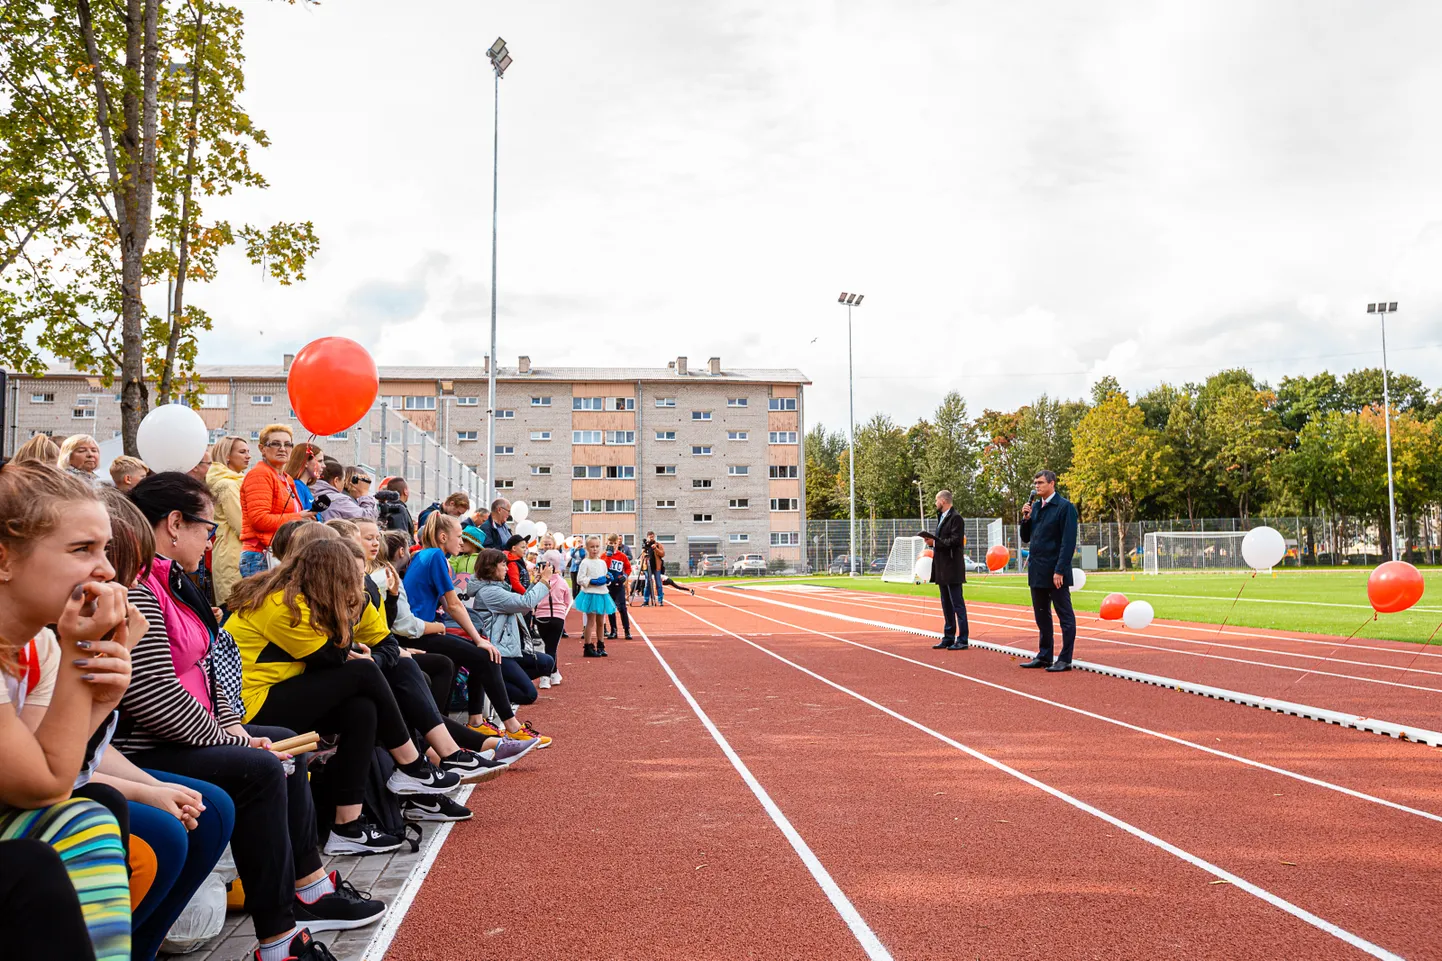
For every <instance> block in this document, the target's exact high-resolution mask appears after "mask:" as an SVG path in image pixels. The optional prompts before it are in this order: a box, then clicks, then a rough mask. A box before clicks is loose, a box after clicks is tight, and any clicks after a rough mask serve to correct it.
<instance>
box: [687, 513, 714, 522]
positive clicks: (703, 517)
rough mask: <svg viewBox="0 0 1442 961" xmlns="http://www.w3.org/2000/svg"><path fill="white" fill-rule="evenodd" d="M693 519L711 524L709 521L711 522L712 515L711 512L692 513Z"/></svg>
mask: <svg viewBox="0 0 1442 961" xmlns="http://www.w3.org/2000/svg"><path fill="white" fill-rule="evenodd" d="M691 520H692V521H693V522H695V523H697V524H709V523H711V515H710V514H692V515H691Z"/></svg>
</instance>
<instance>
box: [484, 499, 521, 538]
mask: <svg viewBox="0 0 1442 961" xmlns="http://www.w3.org/2000/svg"><path fill="white" fill-rule="evenodd" d="M510 516H511V502H510V501H508V500H506V499H505V498H504V497H497V498H496V499H495V500H493V501H491V516H490V517H489V518H487V519H486V522H485V523H484V524H482V525H481V534H482V536H483V537H484V539H485V545H486V546H487V547H489V548H492V549H493V550H498V551H504V550H505V549H506V542H507V541H509V540H510V539H511V535H512V534H513V533H515V532H514V531H512V530H511V528H510V527H509V526H507V524H506V521H507V520H508V519H509V518H510Z"/></svg>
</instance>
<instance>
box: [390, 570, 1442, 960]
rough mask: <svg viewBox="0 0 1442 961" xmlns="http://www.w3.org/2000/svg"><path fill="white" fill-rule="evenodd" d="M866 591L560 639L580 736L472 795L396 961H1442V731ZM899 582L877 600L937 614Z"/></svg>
mask: <svg viewBox="0 0 1442 961" xmlns="http://www.w3.org/2000/svg"><path fill="white" fill-rule="evenodd" d="M843 600H845V601H846V602H847V603H851V602H852V601H853V600H854V598H850V597H842V596H830V595H827V596H822V595H817V594H804V593H798V594H775V593H766V594H763V593H760V592H741V591H733V590H716V589H704V590H702V592H701V595H700V596H699V597H697V598H688V597H681V598H679V600H678V599H675V598H673V600H672V602H671V604H669V605H668V606H667V607H666V608H663V609H650V608H648V609H634V608H633V613H636V614H638V615H639V616H638V618H637V620H638V622H639V626H640V627H641V628H642V629H643V630H644V633H645V635H646V636H647V637H648V638H649V641H643V640H641V631H638V632H637V640H635V641H631V642H626V641H618V642H613V643H612V645H611V650H612V655H613V656H612V657H610V658H607V659H605V660H583V659H581V658H580V657H579V651H578V647H579V644H578V643H577V642H576V641H575V640H571V641H568V642H563V643H564V644H565V645H567V646H565V647H563V650H562V662H563V663H562V670H563V672H564V673H565V675H566V681H565V683H564V684H563V685H562V686H561V687H559V688H556V689H553V690H551V691H549V692H543V696H542V700H541V702H540V703H538V704H537V705H534V706H532V707H531V708H529V709H528V710H526V711H525V712H523V716H525V717H528V718H530V719H532V720H533V721H534V722H535V723H536V724H537V725H538V726H540V727H541V728H542V729H543V730H545V731H546V732H547V733H550V734H553V735H555V736H556V738H557V743H556V745H555V746H554V747H553V748H551V749H550V750H547V751H545V752H543V753H542V752H537V753H533V754H532V755H531V756H529V757H528V758H526V759H525V760H524V761H523V762H521V764H519V765H517V768H516V770H514V771H512V772H509V773H508V774H507V775H506V776H505V777H503V778H500V779H499V780H497V781H495V782H491V783H489V784H486V785H483V786H481V787H480V788H478V789H477V790H476V792H475V793H474V794H473V795H472V797H471V801H470V804H471V806H472V807H473V808H474V809H475V810H477V811H478V814H480V815H481V816H478V817H477V818H476V819H475V820H474V821H471V822H467V823H463V824H460V825H457V826H456V828H455V830H454V831H453V833H452V834H451V835H450V838H449V841H448V843H447V845H446V847H445V848H444V849H443V850H442V851H441V854H440V856H439V858H438V859H437V861H436V862H435V865H434V867H433V868H432V870H431V873H430V875H429V877H428V879H427V880H426V882H425V884H424V886H423V887H422V888H421V890H420V893H419V895H418V897H417V898H416V900H415V902H414V904H413V905H412V907H411V909H410V913H409V914H408V915H407V918H406V921H405V923H404V924H403V925H402V927H401V929H400V932H399V934H398V935H397V937H396V939H395V941H394V942H393V944H392V946H391V948H390V951H389V953H388V955H387V957H389V958H396V959H402V961H408V959H417V961H419V959H430V958H441V957H457V958H460V957H476V958H481V957H485V958H658V959H659V958H667V959H670V958H687V959H691V958H718V959H720V958H808V959H809V958H818V959H819V958H826V959H830V958H867V957H871V958H888V957H894V958H898V959H900V958H937V959H953V958H988V959H990V958H1068V959H1071V958H1104V959H1107V961H1115V959H1125V958H1142V957H1146V958H1216V957H1226V958H1277V957H1295V958H1365V957H1369V956H1371V957H1408V958H1442V939H1439V938H1438V937H1437V935H1436V925H1435V921H1434V919H1435V918H1436V917H1437V915H1438V912H1439V909H1442V858H1439V856H1438V855H1439V850H1442V843H1439V842H1442V785H1439V780H1438V777H1437V773H1438V772H1437V767H1436V765H1437V763H1438V756H1437V752H1436V751H1435V750H1434V749H1431V748H1427V747H1424V746H1421V745H1417V744H1411V743H1407V742H1400V741H1395V740H1392V739H1389V738H1383V737H1378V736H1376V735H1372V734H1366V733H1362V732H1358V731H1353V730H1347V729H1341V728H1336V727H1331V726H1328V725H1323V724H1320V723H1317V722H1314V721H1307V720H1303V719H1299V718H1295V717H1288V716H1284V715H1278V714H1270V713H1267V712H1263V711H1258V710H1255V709H1250V708H1244V707H1240V706H1237V705H1234V704H1228V703H1225V702H1220V701H1212V700H1208V699H1204V698H1198V697H1194V696H1190V695H1184V694H1179V693H1177V692H1175V691H1171V690H1165V689H1160V688H1155V687H1147V686H1143V685H1138V684H1131V683H1127V682H1124V681H1120V680H1117V679H1114V678H1109V677H1104V676H1100V675H1095V674H1087V673H1078V672H1073V673H1071V674H1066V675H1047V674H1045V673H1041V672H1029V671H1019V670H1017V669H1016V667H1015V663H1014V661H1013V660H1012V659H1011V658H1009V657H1006V656H1004V655H1001V654H997V653H991V652H985V651H980V650H972V651H968V652H950V651H933V650H931V649H930V643H931V642H930V641H928V640H926V639H925V638H921V637H917V636H915V635H911V634H906V633H900V632H896V631H890V630H884V629H878V628H874V627H869V626H866V625H860V624H856V623H853V622H849V621H844V620H840V619H837V618H836V617H834V616H831V615H832V614H834V613H838V612H844V613H846V614H847V615H848V616H849V615H852V614H854V613H855V610H854V609H853V608H851V607H844V606H842V605H841V603H840V602H841V601H843ZM897 600H898V599H897V598H893V597H883V598H880V599H878V598H875V597H874V596H872V595H867V597H865V598H862V599H861V601H860V602H859V603H866V602H868V601H870V602H871V605H870V610H871V613H870V614H867V613H865V612H863V614H862V615H861V616H863V617H864V618H866V619H881V618H879V617H878V615H879V614H882V613H884V614H885V615H886V619H887V620H891V621H896V620H906V621H908V622H909V619H910V618H912V617H915V619H916V621H915V623H916V626H918V627H925V628H932V629H934V628H935V627H936V623H935V621H936V616H935V615H934V614H932V613H930V612H928V611H927V609H926V607H925V605H924V604H920V603H918V604H916V607H917V608H918V610H917V611H915V612H914V613H913V612H912V611H909V610H906V608H908V607H909V606H910V605H908V604H907V603H895V602H896V601H897ZM903 600H904V599H903ZM774 601H782V602H783V603H784V604H787V605H794V606H786V607H782V606H778V605H777V604H775V603H772V602H774ZM878 601H882V602H885V605H886V606H894V607H896V608H898V610H895V611H882V609H881V608H880V607H879V606H878V605H877V602H878ZM798 607H799V608H803V609H802V610H798V609H796V608H798ZM979 607H982V608H994V609H995V610H996V612H997V613H996V614H995V615H991V614H987V615H984V616H985V617H989V618H990V617H994V619H995V620H996V621H997V622H999V623H998V624H996V625H993V627H992V628H985V627H983V626H982V624H983V623H985V622H984V621H979V620H977V619H975V618H974V625H973V636H977V635H978V634H979V633H980V632H981V631H982V630H993V628H994V632H993V633H991V634H990V636H989V638H988V639H992V640H1000V641H1002V642H1003V643H1013V644H1017V645H1018V646H1025V644H1026V643H1027V642H1026V641H1025V640H1024V638H1026V637H1027V636H1028V632H1027V631H1026V630H1025V627H1024V623H1025V622H1018V623H1016V624H1014V625H1010V626H1008V625H1006V624H1005V623H1004V622H1005V619H1006V618H1007V617H1012V618H1015V617H1016V614H1017V612H1016V611H1015V609H1007V608H1003V607H999V606H996V605H979ZM975 613H977V614H980V613H982V612H981V611H976V612H975ZM573 620H574V616H573ZM1033 629H1034V628H1033ZM571 630H572V634H573V637H574V636H578V635H579V630H578V625H575V624H573V625H572V628H571ZM1088 630H1089V629H1088V628H1086V627H1084V628H1083V637H1084V638H1085V636H1086V634H1087V633H1088ZM1154 630H1158V632H1159V633H1161V632H1163V630H1162V629H1160V626H1158V627H1157V628H1154ZM1164 632H1165V633H1177V634H1178V636H1182V634H1181V632H1175V631H1173V626H1172V625H1167V626H1166V628H1165V629H1164ZM1256 634H1258V632H1251V631H1248V632H1245V635H1246V636H1242V637H1237V636H1230V635H1225V634H1224V635H1223V642H1225V643H1228V644H1230V643H1233V642H1239V643H1240V642H1244V643H1247V644H1249V645H1251V646H1260V645H1263V644H1266V645H1271V644H1272V642H1271V641H1270V640H1266V641H1261V640H1259V639H1258V637H1256V636H1252V635H1256ZM1147 643H1148V644H1153V639H1152V638H1151V637H1150V636H1149V637H1148V639H1147ZM1170 643H1176V642H1170ZM1367 644H1368V645H1369V646H1371V647H1381V648H1386V647H1387V645H1385V644H1379V643H1378V642H1372V641H1369V642H1367ZM1153 646H1165V645H1163V644H1161V643H1157V644H1154V645H1153ZM1180 646H1184V645H1179V647H1180ZM1097 647H1100V645H1096V644H1092V643H1090V642H1088V641H1086V640H1085V639H1084V640H1083V641H1081V642H1079V648H1080V650H1079V655H1078V656H1083V657H1086V658H1088V659H1092V660H1097V659H1099V657H1100V652H1099V651H1097V650H1096V649H1095V648H1097ZM1203 649H1205V648H1203ZM1269 649H1270V650H1273V651H1274V652H1275V651H1276V650H1279V649H1280V648H1270V647H1269ZM1224 653H1228V654H1229V652H1224ZM1372 653H1373V654H1377V656H1378V657H1379V663H1382V661H1381V658H1382V657H1384V656H1385V655H1384V654H1383V652H1372ZM1126 656H1133V655H1130V654H1128V655H1126ZM1145 656H1146V657H1149V658H1156V659H1160V658H1164V657H1165V658H1170V660H1168V661H1166V662H1165V663H1167V664H1169V665H1182V664H1192V665H1203V666H1204V667H1205V669H1208V670H1210V669H1212V668H1211V662H1210V660H1207V659H1202V658H1196V657H1190V658H1189V657H1187V656H1185V655H1181V654H1175V653H1173V654H1165V653H1162V652H1157V651H1149V652H1148V653H1147V654H1146V655H1145ZM1369 656H1371V655H1369ZM1266 658H1273V659H1276V658H1275V657H1274V655H1273V654H1268V655H1259V656H1257V657H1256V659H1258V660H1263V659H1266ZM1159 663H1161V662H1160V660H1154V661H1153V662H1151V667H1150V668H1148V669H1150V670H1153V671H1154V672H1158V673H1161V671H1160V670H1159V668H1158V664H1159ZM1197 669H1198V670H1200V669H1203V668H1197ZM1238 669H1240V668H1239V666H1237V665H1233V664H1230V663H1228V666H1227V667H1226V670H1238ZM1329 669H1330V668H1329ZM1249 670H1250V671H1252V673H1249V674H1247V675H1245V676H1239V677H1238V678H1237V679H1236V680H1235V681H1234V682H1233V683H1232V684H1231V686H1233V687H1236V688H1239V689H1242V690H1251V689H1254V688H1256V686H1257V683H1261V682H1260V681H1259V680H1258V679H1262V678H1265V679H1271V678H1273V675H1274V674H1279V673H1280V671H1278V670H1277V669H1274V668H1265V667H1254V668H1250V669H1249ZM1349 670H1350V668H1349ZM1173 673H1174V676H1175V672H1173ZM1197 676H1200V675H1197ZM1293 676H1295V675H1293ZM1357 676H1359V677H1360V676H1370V675H1367V674H1364V672H1362V671H1361V670H1360V669H1358V673H1357ZM1209 677H1210V675H1209ZM1248 680H1251V681H1252V682H1254V683H1253V684H1252V685H1251V686H1250V687H1249V686H1248V684H1247V681H1248ZM1334 680H1337V679H1334ZM1438 686H1439V687H1442V685H1438ZM1368 688H1369V691H1370V688H1377V690H1378V691H1387V692H1388V696H1391V697H1398V698H1399V700H1398V701H1396V702H1395V703H1396V706H1402V705H1404V704H1405V703H1406V701H1405V700H1404V699H1405V698H1413V697H1415V698H1418V699H1421V698H1425V697H1431V696H1434V695H1428V694H1426V693H1425V692H1422V691H1411V689H1404V688H1397V689H1395V691H1397V692H1402V693H1401V694H1397V693H1394V692H1393V689H1390V688H1383V687H1382V686H1379V685H1368ZM683 690H684V693H683ZM1258 693H1272V692H1269V691H1259V692H1258ZM1357 696H1358V697H1361V695H1357ZM1296 699H1298V700H1302V699H1303V698H1300V697H1298V698H1296ZM1421 703H1425V702H1421ZM1416 710H1418V711H1419V712H1422V711H1424V710H1425V709H1424V708H1420V707H1419V708H1417V709H1416ZM702 715H704V718H705V719H706V720H704V721H703V719H702ZM1418 716H1421V714H1420V713H1419V715H1418ZM708 725H710V729H708ZM1434 726H1435V724H1434ZM483 817H484V818H485V820H484V821H483Z"/></svg>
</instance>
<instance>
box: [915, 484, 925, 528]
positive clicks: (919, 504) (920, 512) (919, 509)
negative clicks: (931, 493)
mask: <svg viewBox="0 0 1442 961" xmlns="http://www.w3.org/2000/svg"><path fill="white" fill-rule="evenodd" d="M912 483H913V484H915V485H916V516H917V517H920V518H921V529H922V530H926V495H925V494H924V493H922V490H921V481H919V480H914V481H912Z"/></svg>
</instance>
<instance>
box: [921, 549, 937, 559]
mask: <svg viewBox="0 0 1442 961" xmlns="http://www.w3.org/2000/svg"><path fill="white" fill-rule="evenodd" d="M921 556H922V557H935V556H936V552H935V551H933V550H932V549H931V548H929V547H928V548H927V549H926V550H924V551H922V552H921Z"/></svg>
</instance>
